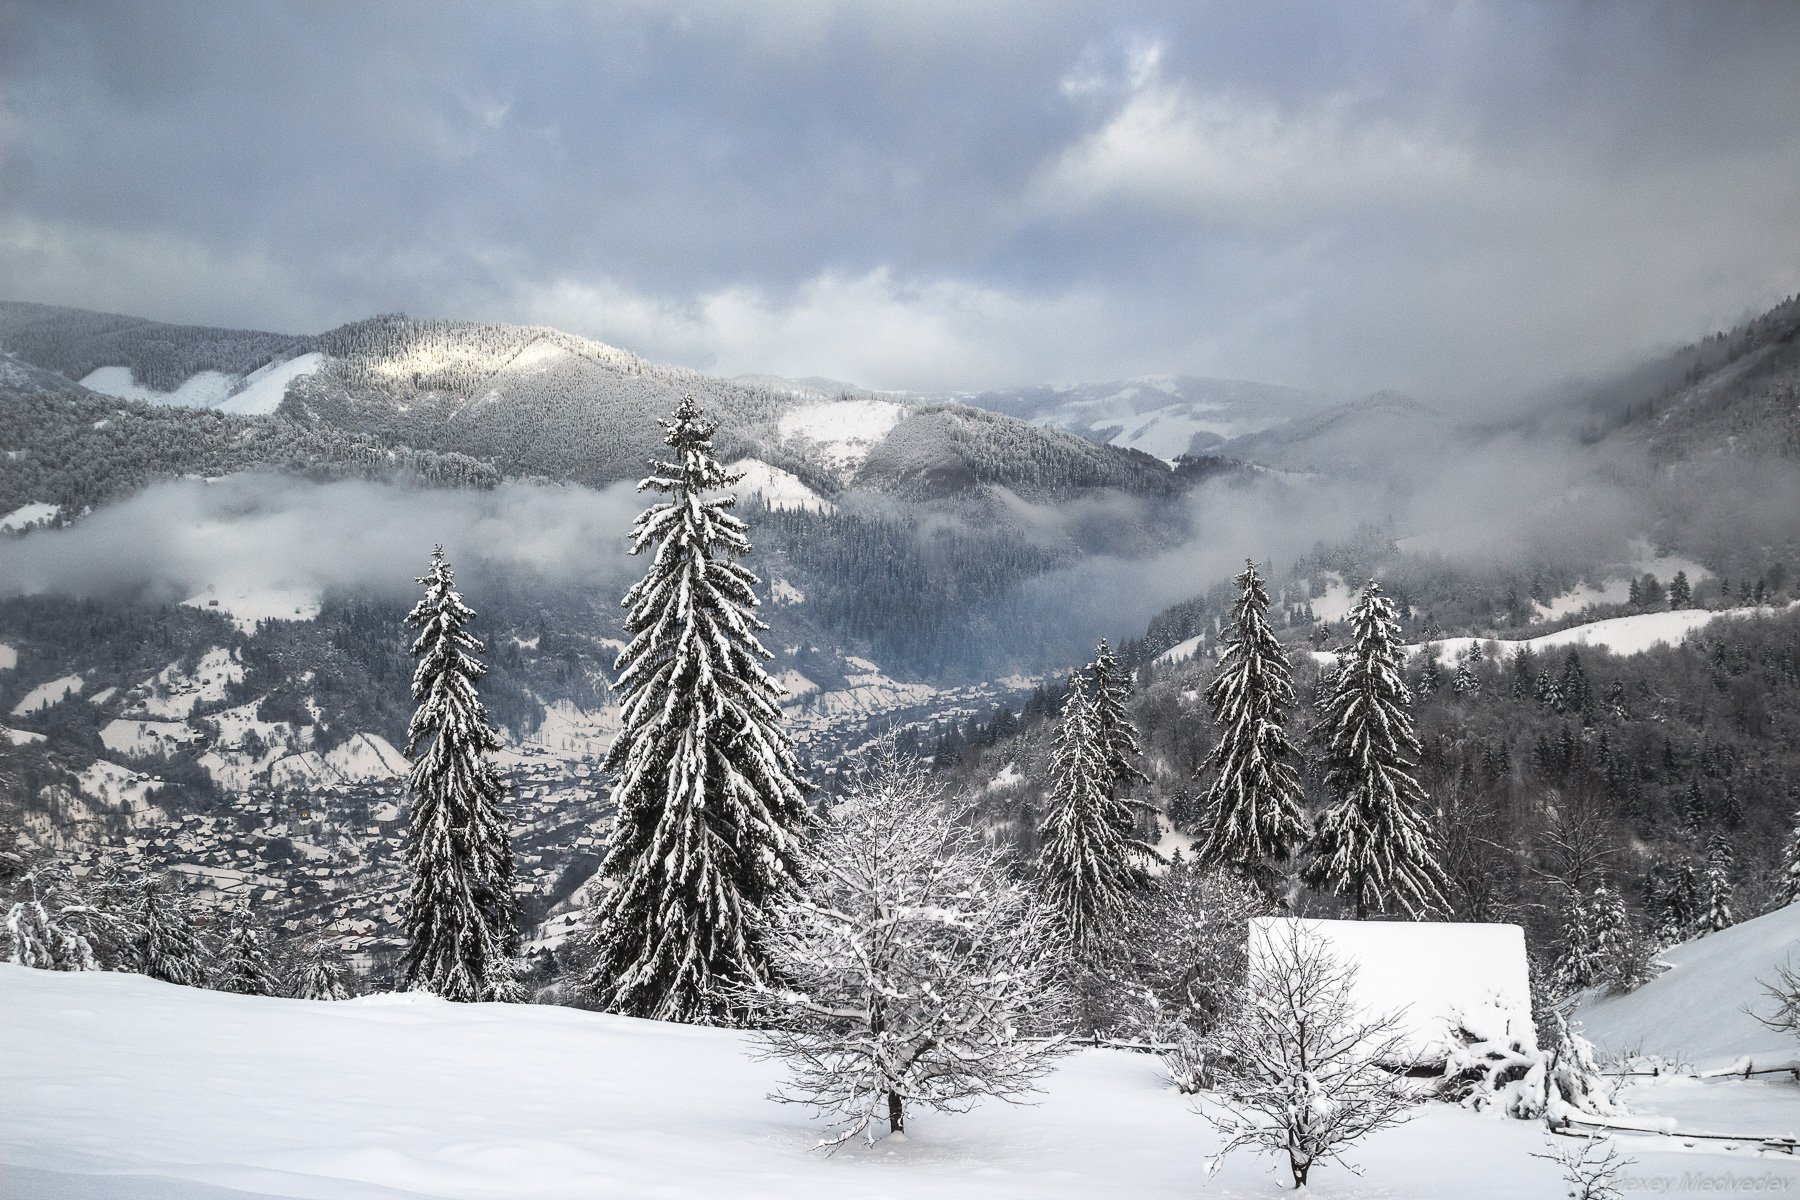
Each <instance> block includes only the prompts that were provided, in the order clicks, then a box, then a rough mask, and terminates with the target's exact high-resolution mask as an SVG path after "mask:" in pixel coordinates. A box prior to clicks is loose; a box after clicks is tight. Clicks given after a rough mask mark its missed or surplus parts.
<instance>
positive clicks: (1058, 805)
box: [1038, 671, 1150, 964]
mask: <svg viewBox="0 0 1800 1200" xmlns="http://www.w3.org/2000/svg"><path fill="white" fill-rule="evenodd" d="M1088 686H1089V685H1088V680H1087V677H1086V674H1085V672H1082V671H1076V672H1074V673H1073V674H1072V675H1070V677H1069V691H1068V696H1067V698H1066V699H1064V701H1063V707H1062V715H1061V718H1060V720H1059V722H1058V725H1057V734H1056V748H1055V750H1054V752H1053V753H1052V755H1051V759H1050V775H1051V779H1050V802H1049V811H1048V812H1047V813H1046V814H1045V818H1044V828H1043V841H1042V845H1041V848H1040V850H1039V861H1038V873H1039V881H1040V888H1041V890H1042V892H1043V895H1044V898H1045V900H1046V902H1047V903H1048V905H1049V907H1050V908H1051V910H1052V911H1053V912H1055V913H1056V915H1057V916H1058V917H1059V918H1060V919H1061V921H1062V924H1063V927H1064V928H1065V929H1066V930H1067V931H1068V936H1069V947H1070V950H1071V952H1072V953H1073V955H1074V957H1075V958H1076V959H1077V960H1078V961H1080V962H1084V963H1088V964H1093V963H1096V962H1098V961H1100V960H1101V959H1103V958H1104V957H1105V949H1106V947H1107V945H1108V941H1109V939H1110V938H1111V937H1112V936H1113V935H1114V934H1116V933H1117V932H1118V930H1119V928H1120V927H1121V925H1122V924H1123V923H1124V921H1125V919H1126V916H1127V914H1128V912H1129V910H1130V906H1131V896H1132V893H1133V892H1134V891H1136V890H1137V888H1138V883H1139V880H1138V877H1137V874H1136V861H1137V860H1138V859H1139V858H1140V857H1141V856H1142V855H1144V854H1146V853H1149V852H1150V851H1149V848H1148V847H1146V846H1144V845H1142V844H1141V843H1139V842H1136V841H1134V840H1133V839H1132V838H1130V837H1129V836H1128V835H1127V834H1126V833H1124V832H1123V831H1122V830H1121V829H1120V828H1119V824H1118V822H1117V821H1116V820H1114V819H1113V818H1114V809H1113V805H1112V802H1111V799H1110V796H1109V789H1110V787H1111V783H1112V780H1111V776H1110V773H1109V767H1108V763H1107V755H1106V747H1105V745H1104V744H1103V743H1102V740H1101V734H1100V719H1099V715H1098V713H1097V712H1096V711H1095V707H1094V700H1093V697H1092V695H1091V694H1090V693H1089V690H1088Z"/></svg>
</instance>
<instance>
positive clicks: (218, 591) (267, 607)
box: [182, 586, 322, 633]
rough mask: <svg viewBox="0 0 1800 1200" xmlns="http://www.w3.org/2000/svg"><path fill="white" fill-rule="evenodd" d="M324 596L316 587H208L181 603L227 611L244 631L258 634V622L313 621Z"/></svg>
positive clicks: (232, 620) (233, 621) (233, 622)
mask: <svg viewBox="0 0 1800 1200" xmlns="http://www.w3.org/2000/svg"><path fill="white" fill-rule="evenodd" d="M321 600H322V597H321V595H320V593H319V589H318V588H315V587H226V588H217V587H212V586H208V587H206V588H203V589H202V590H200V591H199V592H196V593H195V594H194V595H192V596H189V597H188V598H187V599H186V600H183V601H182V603H183V604H185V605H187V606H188V607H190V608H203V609H209V610H212V611H216V612H220V613H223V614H225V616H226V617H228V618H230V620H231V623H232V624H233V625H235V626H237V628H238V630H239V632H241V633H255V632H256V623H257V622H258V621H310V620H312V619H313V618H314V617H316V616H318V615H319V606H320V603H321Z"/></svg>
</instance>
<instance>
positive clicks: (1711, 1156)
mask: <svg viewBox="0 0 1800 1200" xmlns="http://www.w3.org/2000/svg"><path fill="white" fill-rule="evenodd" d="M0 1013H3V1014H4V1025H3V1029H0V1035H3V1036H0V1195H4V1196H6V1197H8V1200H235V1198H240V1197H245V1196H263V1197H267V1196H280V1197H305V1198H308V1200H323V1198H328V1197H329V1198H334V1200H335V1198H354V1200H364V1198H367V1200H417V1198H419V1197H457V1198H463V1197H467V1198H471V1200H473V1198H499V1197H506V1198H509V1200H522V1198H534V1200H535V1198H540V1197H541V1198H544V1200H556V1198H561V1197H570V1198H573V1197H583V1198H591V1197H671V1198H673V1197H782V1198H786V1200H807V1198H810V1197H818V1198H821V1200H823V1198H830V1200H851V1198H857V1197H891V1198H894V1200H904V1198H907V1197H934V1198H942V1197H951V1198H960V1197H969V1198H971V1200H974V1198H980V1197H1019V1198H1024V1197H1032V1198H1052V1197H1096V1196H1120V1197H1131V1198H1133V1200H1139V1198H1142V1200H1149V1198H1153V1197H1177V1196H1179V1197H1186V1198H1192V1197H1246V1196H1265V1197H1266V1196H1277V1195H1284V1194H1292V1193H1291V1192H1289V1191H1288V1190H1287V1189H1286V1188H1285V1187H1284V1186H1283V1185H1282V1184H1281V1182H1279V1180H1278V1178H1277V1176H1276V1175H1275V1174H1274V1173H1273V1172H1272V1171H1271V1169H1270V1164H1269V1163H1268V1162H1267V1160H1263V1159H1257V1158H1248V1157H1246V1158H1238V1159H1234V1160H1232V1161H1230V1162H1228V1163H1227V1165H1226V1166H1225V1168H1224V1170H1223V1171H1222V1172H1221V1173H1220V1174H1219V1175H1218V1176H1217V1177H1216V1178H1214V1179H1213V1180H1212V1181H1210V1182H1207V1181H1206V1179H1205V1162H1206V1159H1207V1156H1208V1154H1209V1153H1210V1152H1211V1151H1212V1149H1213V1148H1214V1147H1215V1145H1216V1138H1215V1136H1214V1135H1213V1132H1212V1129H1211V1126H1210V1125H1209V1123H1208V1122H1207V1121H1206V1120H1205V1119H1204V1118H1203V1117H1202V1116H1199V1115H1196V1113H1195V1112H1194V1111H1193V1110H1192V1102H1191V1101H1190V1100H1189V1099H1188V1098H1186V1097H1183V1096H1180V1095H1178V1094H1177V1093H1175V1092H1173V1091H1172V1090H1170V1089H1169V1088H1168V1087H1167V1086H1166V1084H1165V1083H1164V1081H1163V1079H1162V1077H1161V1075H1160V1072H1159V1070H1158V1067H1157V1064H1156V1061H1155V1060H1154V1059H1151V1058H1147V1057H1143V1056H1137V1055H1131V1054H1126V1053H1122V1052H1117V1051H1084V1052H1081V1053H1079V1054H1077V1055H1074V1056H1073V1057H1071V1058H1069V1059H1067V1060H1065V1062H1064V1064H1063V1065H1062V1066H1061V1067H1060V1068H1059V1069H1058V1070H1057V1071H1056V1073H1055V1074H1054V1075H1053V1076H1052V1077H1051V1078H1050V1080H1049V1081H1048V1090H1047V1092H1046V1093H1045V1095H1044V1096H1043V1097H1042V1099H1041V1103H1039V1104H1037V1105H1035V1106H1032V1107H1012V1106H1008V1105H1005V1104H1000V1103H997V1102H989V1103H986V1104H983V1105H982V1106H980V1107H979V1108H977V1109H976V1110H975V1111H974V1112H972V1113H969V1114H966V1115H961V1116H940V1115H935V1114H924V1113H921V1114H918V1115H917V1116H916V1117H915V1118H914V1120H913V1121H912V1122H911V1124H912V1130H911V1133H910V1136H909V1138H908V1139H907V1140H904V1141H898V1140H893V1141H883V1142H879V1143H877V1144H876V1145H875V1146H873V1147H863V1146H860V1145H853V1146H850V1147H847V1148H845V1149H843V1150H841V1151H839V1152H838V1153H837V1154H836V1155H833V1156H827V1155H824V1154H821V1153H818V1152H815V1151H813V1150H811V1149H810V1147H811V1146H812V1144H813V1141H814V1139H815V1138H816V1136H817V1133H818V1129H817V1126H815V1125H814V1124H813V1123H812V1122H811V1121H809V1120H808V1119H807V1115H806V1113H805V1112H804V1111H803V1110H801V1109H798V1108H794V1107H790V1106H783V1105H779V1104H776V1103H774V1102H772V1101H770V1100H768V1099H767V1098H766V1096H767V1093H768V1092H769V1091H770V1089H771V1088H772V1087H774V1086H775V1085H776V1084H777V1082H778V1081H779V1079H780V1077H781V1070H780V1068H779V1067H778V1066H777V1065H775V1064H772V1063H766V1062H759V1061H756V1060H755V1059H753V1058H752V1057H751V1056H750V1055H749V1054H748V1053H746V1046H747V1043H746V1040H745V1038H744V1036H743V1035H741V1034H738V1033H735V1032H730V1031H722V1030H709V1029H696V1028H692V1027H686V1026H676V1025H663V1024H657V1023H653V1022H646V1021H636V1020H631V1019H627V1018H622V1017H609V1016H599V1015H594V1014H589V1013H583V1012H577V1011H574V1010H571V1009H559V1008H545V1007H525V1006H498V1005H468V1006H457V1005H451V1004H448V1003H445V1002H443V1001H439V1000H435V999H430V998H424V997H417V996H404V997H396V996H378V997H371V998H368V999H364V1000H358V1001H351V1002H348V1003H341V1004H323V1003H309V1002H306V1001H299V1000H271V999H257V998H246V997H238V996H229V995H225V994H222V993H217V992H207V991H197V990H193V989H188V988H179V987H173V986H170V985H167V984H161V983H156V982H154V981H152V980H149V979H145V978H142V977H140V976H135V975H112V974H85V975H82V974H77V975H65V974H56V973H51V972H45V971H33V970H27V969H25V968H22V967H16V966H0ZM1675 1085H1680V1086H1675ZM1659 1086H1660V1085H1659ZM1667 1086H1669V1087H1670V1088H1671V1091H1672V1093H1673V1092H1679V1095H1675V1094H1671V1097H1670V1099H1669V1103H1671V1104H1675V1105H1684V1104H1685V1105H1690V1106H1691V1104H1692V1103H1693V1102H1694V1100H1695V1089H1696V1088H1700V1087H1702V1086H1705V1087H1712V1088H1716V1089H1721V1090H1720V1091H1719V1093H1718V1094H1719V1095H1724V1094H1725V1093H1724V1092H1723V1090H1722V1089H1724V1088H1738V1087H1741V1086H1743V1085H1739V1084H1737V1083H1735V1082H1731V1083H1726V1084H1722V1085H1721V1084H1709V1085H1700V1084H1697V1083H1693V1082H1692V1081H1680V1080H1677V1081H1669V1085H1667ZM1638 1090H1639V1091H1644V1090H1645V1089H1638ZM1790 1090H1792V1089H1790ZM1733 1094H1734V1095H1736V1094H1737V1093H1735V1092H1734V1093H1733ZM1765 1094H1768V1095H1775V1092H1774V1090H1773V1089H1770V1088H1769V1087H1768V1085H1762V1090H1760V1091H1758V1092H1754V1093H1751V1092H1745V1093H1743V1095H1745V1096H1748V1097H1750V1099H1749V1100H1748V1101H1746V1102H1745V1105H1747V1106H1748V1111H1747V1112H1742V1113H1739V1114H1738V1118H1739V1119H1741V1120H1743V1121H1747V1122H1749V1123H1751V1124H1766V1123H1767V1122H1768V1121H1769V1120H1774V1119H1777V1117H1778V1115H1779V1113H1780V1112H1781V1111H1783V1110H1781V1109H1780V1108H1779V1106H1778V1105H1777V1104H1776V1103H1775V1102H1774V1101H1773V1100H1771V1101H1770V1102H1768V1103H1763V1102H1762V1101H1761V1099H1760V1098H1761V1097H1762V1096H1764V1095H1765ZM1779 1095H1780V1097H1781V1098H1782V1099H1784V1100H1785V1099H1786V1098H1787V1096H1788V1093H1787V1092H1781V1093H1779ZM1702 1102H1704V1100H1703V1101H1702ZM1745 1105H1740V1106H1739V1107H1745ZM1787 1111H1791V1110H1787ZM1647 1140H1648V1139H1634V1144H1633V1145H1632V1146H1631V1147H1630V1148H1631V1150H1632V1153H1633V1154H1634V1155H1635V1156H1636V1157H1637V1158H1638V1159H1639V1163H1638V1165H1637V1166H1635V1167H1633V1168H1631V1172H1632V1175H1633V1177H1634V1178H1635V1179H1636V1180H1637V1181H1638V1182H1637V1185H1636V1186H1637V1189H1639V1190H1646V1191H1648V1190H1650V1189H1651V1188H1652V1187H1654V1186H1655V1181H1657V1180H1659V1179H1663V1178H1667V1177H1675V1178H1677V1179H1679V1178H1684V1177H1687V1176H1690V1175H1693V1176H1695V1177H1703V1178H1708V1179H1715V1180H1716V1179H1725V1178H1731V1179H1737V1180H1752V1181H1756V1180H1760V1181H1763V1182H1762V1191H1764V1192H1765V1193H1767V1192H1769V1191H1774V1192H1776V1193H1777V1194H1779V1193H1780V1192H1782V1191H1788V1192H1795V1191H1800V1162H1796V1161H1795V1160H1793V1159H1791V1158H1785V1157H1781V1158H1776V1157H1769V1156H1762V1157H1757V1156H1755V1155H1754V1154H1752V1153H1750V1152H1748V1151H1739V1152H1737V1153H1731V1152H1722V1151H1717V1150H1710V1149H1704V1148H1703V1149H1697V1150H1691V1151H1690V1150H1684V1149H1681V1148H1680V1147H1678V1146H1673V1144H1671V1146H1672V1148H1670V1149H1664V1148H1662V1147H1660V1146H1658V1147H1654V1148H1640V1147H1639V1145H1638V1144H1637V1143H1638V1142H1643V1141H1647ZM1544 1143H1545V1135H1544V1134H1543V1132H1542V1130H1541V1129H1540V1128H1539V1127H1537V1126H1536V1125H1534V1124H1529V1123H1525V1122H1518V1121H1507V1120H1503V1119H1499V1118H1494V1117H1487V1116H1477V1115H1475V1114H1472V1113H1468V1112H1465V1111H1463V1110H1461V1109H1457V1108H1452V1107H1449V1106H1446V1105H1441V1104H1433V1105H1428V1106H1426V1107H1425V1108H1424V1109H1423V1110H1421V1112H1420V1115H1419V1116H1418V1117H1417V1118H1415V1119H1414V1120H1413V1121H1412V1122H1411V1123H1410V1124H1408V1125H1406V1126H1404V1127H1402V1128H1400V1129H1397V1130H1393V1131H1390V1132H1388V1133H1384V1134H1381V1135H1378V1136H1376V1137H1375V1138H1373V1139H1372V1140H1371V1141H1370V1142H1369V1143H1368V1144H1367V1145H1366V1147H1364V1148H1363V1149H1362V1150H1361V1152H1360V1153H1359V1154H1357V1155H1356V1156H1355V1157H1356V1159H1357V1161H1358V1162H1359V1163H1360V1164H1361V1166H1362V1167H1363V1169H1364V1175H1363V1177H1361V1178H1358V1177H1356V1176H1354V1175H1351V1174H1350V1173H1348V1172H1346V1171H1343V1170H1341V1169H1336V1168H1321V1169H1320V1170H1318V1171H1317V1172H1315V1174H1314V1177H1313V1184H1312V1189H1311V1194H1312V1195H1315V1196H1325V1197H1378V1196H1379V1197H1396V1198H1410V1197H1419V1198H1421V1200H1424V1198H1430V1200H1440V1198H1445V1197H1458V1198H1467V1200H1490V1198H1491V1200H1500V1198H1513V1197H1531V1196H1541V1197H1546V1198H1548V1197H1555V1196H1560V1195H1561V1194H1562V1191H1561V1188H1560V1186H1559V1185H1558V1182H1557V1178H1556V1172H1555V1169H1554V1168H1553V1167H1552V1166H1550V1165H1549V1164H1547V1163H1545V1162H1542V1161H1538V1160H1534V1159H1532V1158H1531V1157H1530V1154H1531V1153H1532V1152H1533V1151H1535V1150H1539V1149H1541V1148H1542V1147H1543V1145H1544Z"/></svg>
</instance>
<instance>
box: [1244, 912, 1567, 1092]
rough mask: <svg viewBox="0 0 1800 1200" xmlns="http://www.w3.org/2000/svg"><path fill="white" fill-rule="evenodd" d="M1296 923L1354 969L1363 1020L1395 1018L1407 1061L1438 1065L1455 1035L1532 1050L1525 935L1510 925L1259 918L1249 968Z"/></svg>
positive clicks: (1253, 925) (1254, 926)
mask: <svg viewBox="0 0 1800 1200" xmlns="http://www.w3.org/2000/svg"><path fill="white" fill-rule="evenodd" d="M1296 923H1297V924H1299V925H1300V926H1301V928H1302V930H1303V931H1304V933H1305V934H1306V935H1307V936H1310V937H1320V938H1323V939H1324V940H1325V941H1326V943H1327V944H1328V945H1329V947H1330V949H1331V953H1332V955H1333V957H1335V958H1337V959H1338V960H1339V961H1341V962H1343V963H1345V964H1348V965H1351V966H1354V967H1355V968H1356V981H1355V984H1354V991H1355V995H1356V998H1357V1001H1358V1003H1359V1004H1360V1005H1361V1007H1362V1009H1363V1011H1364V1012H1365V1013H1367V1014H1370V1015H1376V1014H1382V1013H1390V1012H1392V1013H1398V1014H1399V1027H1400V1030H1401V1032H1402V1034H1403V1035H1404V1037H1405V1039H1406V1042H1407V1044H1408V1046H1409V1047H1410V1049H1411V1052H1412V1061H1414V1062H1418V1063H1428V1062H1437V1061H1440V1060H1441V1059H1442V1058H1443V1057H1444V1055H1445V1054H1446V1053H1448V1051H1449V1050H1450V1049H1451V1048H1452V1047H1453V1046H1454V1045H1458V1044H1461V1040H1462V1039H1460V1038H1457V1037H1456V1036H1455V1033H1456V1030H1457V1029H1458V1028H1463V1029H1467V1030H1468V1031H1469V1032H1470V1033H1472V1034H1474V1035H1475V1036H1476V1037H1477V1038H1479V1039H1482V1040H1490V1039H1491V1040H1502V1039H1505V1038H1506V1037H1508V1036H1511V1037H1515V1038H1518V1039H1520V1040H1522V1041H1524V1042H1525V1043H1526V1044H1529V1045H1535V1044H1536V1035H1535V1027H1534V1026H1533V1024H1532V1020H1531V982H1530V974H1529V970H1528V968H1527V966H1526V961H1525V934H1524V931H1523V930H1521V929H1520V928H1519V927H1518V926H1517V925H1477V924H1464V923H1452V922H1434V921H1312V920H1300V921H1296V920H1295V919H1293V918H1288V917H1261V918H1257V919H1256V920H1253V921H1251V922H1250V934H1249V951H1250V956H1251V961H1252V962H1255V961H1257V960H1258V959H1259V957H1260V956H1261V954H1262V953H1264V951H1265V949H1266V947H1267V946H1268V945H1269V944H1270V942H1269V938H1270V935H1271V934H1275V935H1276V936H1280V934H1281V932H1282V931H1283V930H1284V929H1285V927H1287V926H1291V925H1294V924H1296Z"/></svg>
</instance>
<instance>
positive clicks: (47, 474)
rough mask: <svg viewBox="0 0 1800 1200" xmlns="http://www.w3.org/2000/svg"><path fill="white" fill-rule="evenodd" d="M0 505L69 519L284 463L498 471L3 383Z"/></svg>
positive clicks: (245, 421) (190, 411)
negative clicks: (178, 481)
mask: <svg viewBox="0 0 1800 1200" xmlns="http://www.w3.org/2000/svg"><path fill="white" fill-rule="evenodd" d="M0 447H5V448H7V449H6V464H5V465H6V469H5V470H4V471H0V510H4V511H9V512H10V511H11V510H13V509H15V508H18V507H19V506H21V505H24V504H28V503H32V502H44V503H50V504H56V505H60V506H62V508H63V509H64V517H65V519H73V518H74V517H76V516H79V515H80V514H81V513H82V512H84V511H86V510H88V509H91V508H95V507H98V506H99V505H101V504H104V503H106V502H107V501H110V500H116V499H119V498H121V497H123V496H126V495H129V494H130V493H132V492H134V491H136V490H138V489H139V488H142V487H144V486H147V485H148V484H151V483H155V482H157V481H159V480H163V479H171V478H177V477H180V476H183V475H196V476H216V475H227V474H230V473H232V472H234V471H248V470H271V471H283V472H287V473H290V474H295V475H301V476H305V477H309V478H315V479H342V478H358V479H387V478H392V477H401V478H411V479H416V480H418V481H420V482H423V483H427V484H432V485H435V486H443V487H491V486H493V484H495V483H496V482H498V480H499V473H498V472H497V471H496V470H495V469H494V467H493V466H492V465H490V464H489V463H486V462H482V461H479V460H477V459H474V458H471V457H469V456H467V455H464V454H458V453H453V452H452V453H445V452H440V451H435V450H421V449H417V448H415V447H412V446H409V445H402V444H394V443H390V442H387V441H384V440H382V439H381V438H379V437H377V436H374V435H370V434H365V433H352V432H345V431H342V430H338V429H333V428H330V427H324V426H308V425H302V424H298V423H296V422H293V421H288V420H284V419H282V418H279V417H261V416H237V415H233V414H228V413H221V412H215V411H212V410H210V409H194V408H178V407H165V406H160V405H152V404H142V403H139V402H137V401H130V400H117V399H113V398H111V397H101V396H97V395H94V394H92V393H86V392H81V391H78V390H71V391H69V392H51V391H25V390H21V389H18V388H16V387H10V386H6V384H5V382H4V381H0Z"/></svg>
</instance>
